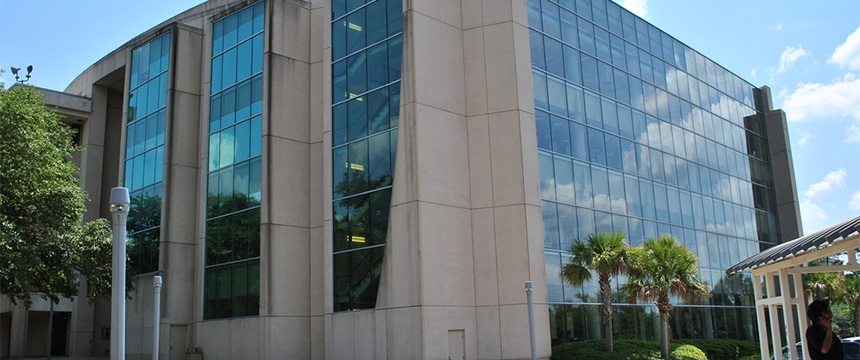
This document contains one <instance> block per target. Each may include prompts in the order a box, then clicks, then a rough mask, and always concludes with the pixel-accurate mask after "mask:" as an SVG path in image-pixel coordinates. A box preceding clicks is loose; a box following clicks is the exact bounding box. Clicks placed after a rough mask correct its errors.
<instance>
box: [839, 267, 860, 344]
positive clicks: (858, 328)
mask: <svg viewBox="0 0 860 360" xmlns="http://www.w3.org/2000/svg"><path fill="white" fill-rule="evenodd" d="M841 283H842V286H841V288H842V300H843V302H845V303H847V304H848V306H849V307H850V308H851V313H852V315H854V316H853V318H854V333H853V336H860V272H854V273H853V274H851V275H848V276H845V277H843V278H842V281H841Z"/></svg>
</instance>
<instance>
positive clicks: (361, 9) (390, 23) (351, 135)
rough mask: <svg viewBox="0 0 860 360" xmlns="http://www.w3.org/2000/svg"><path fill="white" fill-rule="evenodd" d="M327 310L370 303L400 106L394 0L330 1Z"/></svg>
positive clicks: (399, 32)
mask: <svg viewBox="0 0 860 360" xmlns="http://www.w3.org/2000/svg"><path fill="white" fill-rule="evenodd" d="M332 18H333V20H332V23H331V28H332V39H331V43H332V184H333V189H332V194H333V203H332V207H333V214H332V215H333V219H334V230H333V234H332V235H333V250H334V251H333V253H334V254H333V257H334V258H333V263H334V268H333V275H334V311H350V310H360V309H372V308H374V307H375V306H376V291H377V287H378V284H379V276H380V273H381V271H382V255H383V250H384V246H385V237H386V232H387V229H388V213H389V208H390V205H391V184H392V176H393V174H394V157H395V153H396V149H397V126H398V122H399V114H400V67H401V56H402V50H401V48H402V44H403V9H402V1H400V0H368V1H366V2H365V0H333V1H332Z"/></svg>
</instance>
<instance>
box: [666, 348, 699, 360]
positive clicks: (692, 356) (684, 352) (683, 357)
mask: <svg viewBox="0 0 860 360" xmlns="http://www.w3.org/2000/svg"><path fill="white" fill-rule="evenodd" d="M669 359H670V360H708V357H707V356H706V355H705V352H703V351H702V350H699V348H697V347H695V346H693V345H681V346H679V347H678V348H677V349H675V350H672V353H671V354H669Z"/></svg>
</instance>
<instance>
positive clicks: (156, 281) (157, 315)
mask: <svg viewBox="0 0 860 360" xmlns="http://www.w3.org/2000/svg"><path fill="white" fill-rule="evenodd" d="M152 286H153V287H154V288H155V308H154V309H153V311H152V312H153V318H154V320H153V322H152V360H158V331H159V330H160V329H159V327H160V325H161V324H159V321H160V320H161V276H158V275H156V276H155V277H153V278H152Z"/></svg>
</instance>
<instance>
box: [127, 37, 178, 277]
mask: <svg viewBox="0 0 860 360" xmlns="http://www.w3.org/2000/svg"><path fill="white" fill-rule="evenodd" d="M169 63H170V34H169V33H168V34H165V35H162V36H160V37H158V38H156V39H154V40H152V41H150V42H149V43H147V44H146V45H143V46H141V47H139V48H137V49H136V50H134V51H132V53H131V71H130V72H129V76H130V78H129V90H128V119H127V121H128V125H127V128H126V142H125V187H126V188H128V191H129V196H130V197H131V210H130V211H129V214H128V250H127V252H128V258H129V267H130V268H131V269H132V271H134V272H135V273H136V274H142V273H148V272H153V271H158V256H159V251H158V247H159V238H160V235H159V233H160V231H161V188H162V186H161V185H162V178H163V174H164V119H165V113H166V110H167V69H168V64H169Z"/></svg>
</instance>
